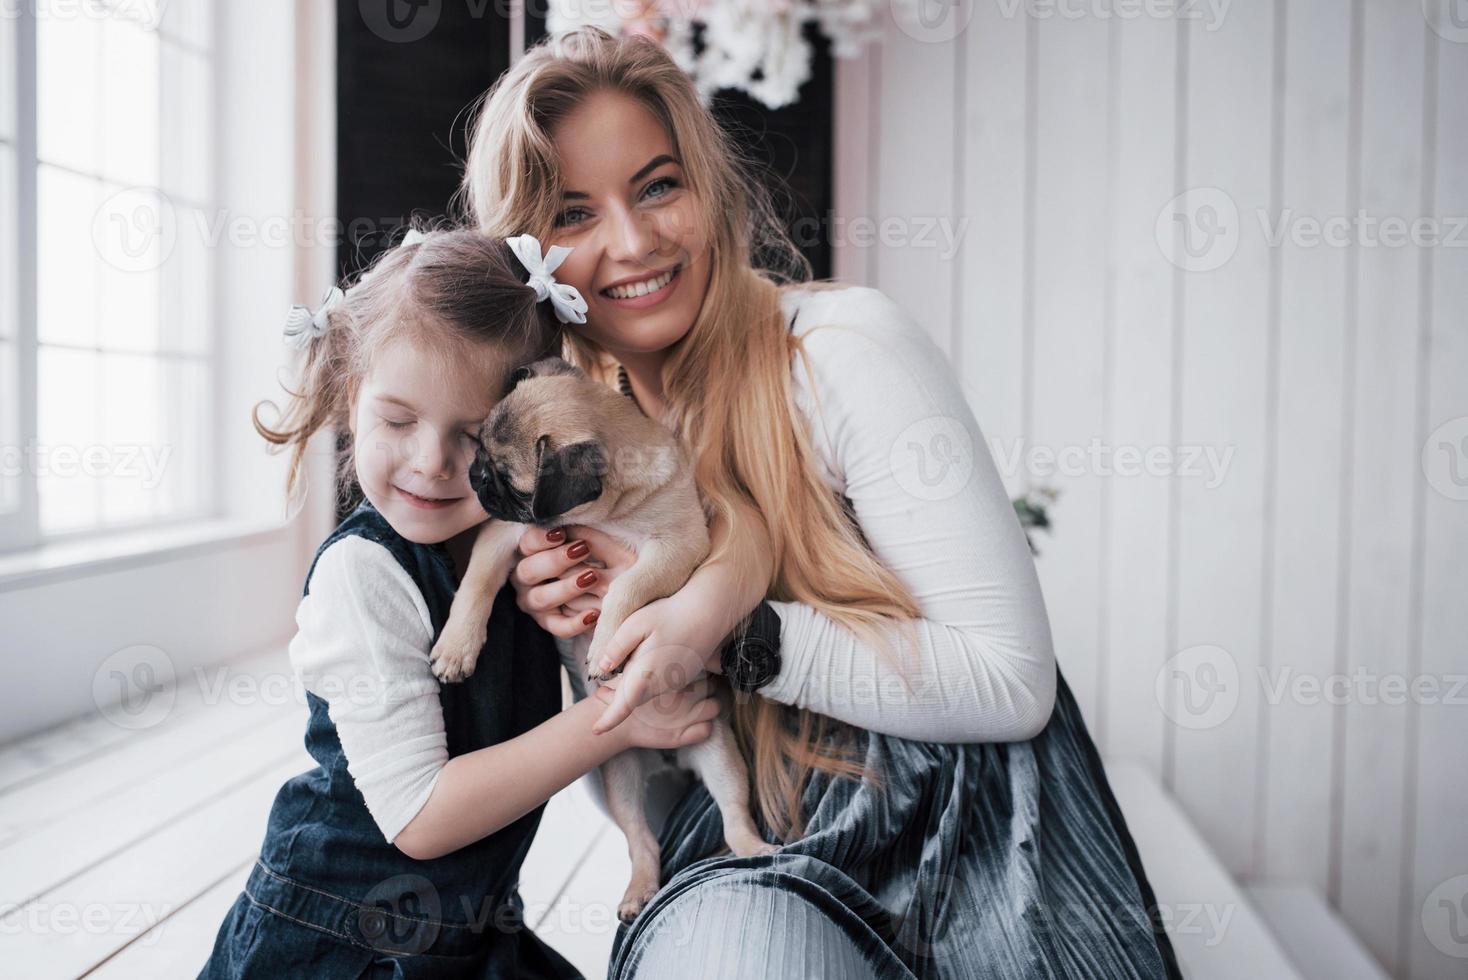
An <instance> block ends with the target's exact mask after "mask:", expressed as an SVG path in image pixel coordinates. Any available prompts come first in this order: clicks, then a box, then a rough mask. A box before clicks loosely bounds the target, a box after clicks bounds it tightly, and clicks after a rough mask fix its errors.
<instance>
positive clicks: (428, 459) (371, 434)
mask: <svg viewBox="0 0 1468 980" xmlns="http://www.w3.org/2000/svg"><path fill="white" fill-rule="evenodd" d="M494 391H495V389H494V388H493V386H492V385H491V384H490V383H489V379H488V374H487V372H486V371H485V370H484V367H483V365H482V364H481V363H480V362H479V360H478V359H476V358H462V359H458V358H450V357H444V356H434V355H431V354H428V353H427V352H425V351H422V350H420V349H419V347H418V346H417V345H415V344H411V343H406V342H404V341H401V340H398V341H393V342H390V343H389V344H388V345H387V346H386V347H385V348H384V349H383V350H381V351H379V352H378V353H377V356H376V357H375V358H374V359H373V365H372V371H371V373H370V374H369V375H368V376H367V377H366V378H364V379H363V381H362V386H361V388H360V390H359V391H358V392H357V403H356V406H355V407H354V408H353V410H352V426H351V429H352V438H353V442H354V445H355V448H356V453H355V455H356V467H357V482H358V483H360V484H361V487H362V493H363V494H364V495H365V496H366V497H367V499H368V500H370V501H371V502H372V506H374V507H376V508H377V510H378V512H379V513H381V514H382V516H383V517H385V518H386V519H387V522H388V523H389V524H391V525H392V527H393V530H395V531H397V532H398V533H399V534H401V535H402V536H403V537H404V538H406V539H408V540H409V541H414V542H417V543H418V544H436V543H438V542H441V541H447V540H448V539H449V538H452V537H453V536H454V535H456V534H458V533H460V532H462V531H466V530H468V529H469V528H471V527H473V526H475V525H476V524H479V523H481V522H482V521H484V520H485V519H487V518H488V516H489V515H488V514H486V513H485V512H484V508H483V507H481V506H480V505H479V498H478V497H477V496H476V495H475V494H474V492H473V491H472V490H471V489H470V487H469V464H470V463H472V462H473V461H474V450H475V449H476V448H478V438H479V426H480V424H481V423H482V422H483V421H484V419H485V418H486V417H487V416H488V415H489V411H490V409H492V408H493V407H494V403H495V398H494Z"/></svg>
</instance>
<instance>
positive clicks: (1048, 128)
mask: <svg viewBox="0 0 1468 980" xmlns="http://www.w3.org/2000/svg"><path fill="white" fill-rule="evenodd" d="M924 2H926V3H927V4H928V5H927V8H926V13H927V16H926V18H925V19H924V20H923V21H921V22H914V21H905V20H904V21H900V22H899V21H898V20H895V19H894V20H889V22H888V24H887V25H886V32H885V37H884V39H883V42H882V44H881V45H879V46H877V47H874V48H872V49H870V50H869V51H868V53H867V54H866V55H864V56H863V57H862V58H861V59H858V60H854V61H844V62H838V85H837V93H838V95H837V144H838V153H837V160H838V163H837V173H836V200H837V214H836V216H835V218H836V220H835V221H833V223H832V229H833V241H834V243H835V246H836V274H837V276H838V278H842V279H846V280H849V281H855V282H863V283H866V284H869V285H874V286H877V287H878V288H880V289H883V290H884V291H886V292H887V293H888V294H889V295H891V296H892V297H893V298H894V299H896V300H897V301H898V302H900V303H901V304H902V305H903V306H904V307H905V308H906V309H907V310H909V311H910V312H911V313H912V314H913V315H914V316H916V317H917V318H918V319H919V320H920V321H921V322H922V323H923V324H924V325H925V326H926V327H927V329H928V330H929V331H930V332H931V334H932V336H933V337H934V339H935V340H936V341H937V342H938V343H939V345H940V346H942V347H943V348H944V349H945V350H947V351H948V352H949V353H950V355H951V356H952V359H953V363H954V364H955V365H956V367H957V369H958V370H959V372H960V374H961V380H962V384H963V387H964V391H965V393H966V394H967V396H968V397H969V399H970V401H971V403H972V405H973V406H974V409H975V411H976V414H977V415H978V418H979V421H980V423H981V424H982V425H983V427H984V431H985V435H986V437H987V439H988V440H989V442H990V444H991V449H995V450H996V455H999V456H1000V459H999V462H1000V466H1001V471H1002V472H1003V473H1004V476H1005V480H1006V483H1007V484H1008V485H1009V487H1010V488H1011V489H1012V490H1013V491H1015V492H1019V491H1020V490H1021V489H1023V488H1024V487H1025V486H1026V485H1027V483H1029V482H1033V483H1040V484H1048V485H1051V486H1055V487H1058V488H1059V489H1061V491H1062V496H1061V499H1060V501H1059V503H1058V504H1057V506H1056V508H1055V511H1054V520H1055V523H1056V534H1055V536H1054V538H1053V539H1046V538H1044V537H1043V536H1042V537H1041V539H1040V540H1041V548H1042V552H1043V554H1042V557H1041V559H1040V562H1039V568H1040V574H1041V579H1042V581H1043V584H1044V588H1045V595H1046V601H1047V603H1048V605H1049V608H1050V614H1051V619H1052V623H1053V626H1054V632H1055V638H1056V642H1057V646H1058V650H1059V654H1060V657H1061V663H1062V666H1063V668H1064V670H1065V673H1066V676H1067V678H1068V679H1069V681H1070V683H1071V685H1072V687H1073V688H1074V689H1075V691H1076V695H1077V698H1078V699H1079V701H1080V703H1081V705H1082V707H1083V709H1084V711H1085V713H1086V716H1087V718H1088V719H1089V721H1090V723H1091V725H1092V727H1093V729H1094V731H1095V733H1096V736H1097V740H1098V742H1099V743H1100V744H1101V747H1102V750H1103V752H1104V753H1106V754H1107V755H1108V756H1109V757H1117V758H1134V759H1137V760H1139V761H1141V762H1142V763H1143V764H1144V765H1145V766H1147V768H1148V769H1150V770H1151V771H1153V772H1154V773H1157V774H1159V775H1160V776H1161V777H1162V779H1163V781H1164V782H1165V784H1166V785H1167V786H1168V787H1169V788H1170V789H1171V790H1172V791H1173V792H1174V793H1175V794H1176V795H1177V797H1178V799H1179V800H1180V801H1181V803H1182V805H1183V806H1184V808H1185V809H1186V810H1187V811H1188V813H1189V815H1190V817H1191V818H1192V819H1193V820H1194V821H1196V823H1197V825H1198V827H1199V828H1200V830H1201V831H1202V832H1203V834H1204V835H1205V836H1206V837H1207V839H1208V841H1209V843H1210V844H1211V845H1212V847H1213V848H1214V849H1215V850H1216V851H1217V853H1218V854H1219V855H1220V857H1221V858H1222V859H1223V860H1224V861H1225V862H1226V863H1227V865H1228V867H1229V870H1230V871H1232V872H1233V873H1234V874H1235V875H1238V876H1239V877H1241V878H1244V879H1253V880H1258V881H1268V880H1277V881H1288V882H1298V883H1303V884H1306V885H1308V886H1310V887H1312V888H1314V889H1316V890H1317V891H1319V892H1320V893H1321V894H1323V895H1325V896H1326V897H1327V898H1328V899H1329V900H1330V902H1331V904H1332V905H1333V906H1335V907H1336V908H1337V909H1338V910H1339V912H1340V914H1341V915H1342V917H1343V918H1344V919H1345V921H1346V922H1347V923H1348V924H1349V925H1350V926H1351V928H1352V929H1354V930H1355V931H1356V933H1357V934H1358V935H1359V936H1360V937H1361V939H1362V941H1363V942H1364V943H1365V944H1366V945H1367V946H1368V947H1369V948H1370V950H1371V951H1372V953H1373V954H1374V955H1375V956H1376V957H1377V958H1378V959H1379V960H1380V961H1381V963H1382V964H1383V965H1384V966H1385V967H1386V968H1387V970H1388V971H1389V972H1391V973H1393V974H1394V975H1399V976H1411V977H1414V978H1427V977H1447V976H1461V975H1462V972H1463V970H1464V968H1465V962H1468V960H1465V957H1468V834H1464V833H1463V832H1462V829H1461V828H1462V815H1463V814H1464V813H1465V812H1468V782H1465V779H1464V777H1463V773H1464V772H1465V771H1468V767H1465V764H1464V763H1465V757H1468V689H1458V688H1461V687H1462V684H1461V678H1462V676H1463V675H1464V674H1465V673H1468V657H1465V655H1464V647H1463V637H1464V636H1468V611H1465V610H1468V604H1465V603H1464V602H1463V601H1462V595H1463V592H1464V585H1465V571H1468V561H1465V559H1464V555H1465V554H1468V500H1464V499H1458V498H1464V497H1468V230H1465V229H1464V227H1462V224H1463V220H1464V216H1465V215H1468V168H1465V165H1464V162H1463V161H1464V160H1465V159H1468V106H1465V94H1468V4H1465V3H1464V2H1463V0H1423V2H1417V0H1353V2H1352V3H1349V4H1343V3H1340V2H1338V0H1272V2H1270V0H1251V2H1247V3H1244V2H1231V0H1219V2H1216V3H1213V4H1211V5H1210V4H1201V3H1199V4H1193V3H1188V4H1182V5H1181V9H1182V10H1183V11H1185V13H1186V15H1185V16H1174V15H1173V13H1171V12H1169V10H1168V7H1169V5H1168V4H1163V3H1160V2H1159V3H1153V4H1141V3H1136V4H1127V5H1123V4H1119V3H1118V4H1116V5H1115V6H1114V7H1113V3H1112V0H1065V2H1061V0H1055V2H1050V0H982V2H971V0H965V2H958V3H952V4H942V5H939V4H935V3H931V2H929V0H924ZM1454 5H1456V6H1454ZM894 6H896V7H898V8H901V7H902V6H903V5H894ZM1170 6H1171V8H1172V9H1173V10H1176V9H1178V8H1179V5H1178V4H1173V5H1170ZM1148 11H1161V13H1160V14H1158V13H1153V14H1149V13H1148ZM1454 14H1456V16H1454ZM895 16H900V14H899V15H895ZM1187 191H1191V192H1193V194H1192V196H1190V197H1189V198H1187V199H1186V200H1185V202H1184V204H1183V205H1182V208H1183V211H1182V214H1181V215H1180V216H1178V218H1176V219H1175V218H1174V216H1173V215H1172V214H1171V213H1169V212H1170V211H1171V210H1176V209H1171V208H1169V207H1168V206H1169V202H1170V201H1172V199H1174V198H1175V197H1176V196H1177V195H1179V194H1182V193H1184V192H1187ZM1362 209H1364V211H1365V213H1366V216H1367V219H1368V221H1367V222H1366V223H1365V224H1364V225H1363V224H1362V223H1360V222H1356V223H1355V227H1351V226H1350V225H1346V226H1342V224H1341V222H1343V221H1345V222H1349V221H1351V218H1352V216H1353V215H1355V214H1356V213H1357V212H1358V211H1359V210H1362ZM1235 211H1236V212H1237V214H1236V215H1235V214H1234V212H1235ZM1281 217H1283V218H1284V224H1283V226H1282V227H1283V228H1284V234H1283V237H1280V236H1279V234H1278V232H1279V229H1280V228H1281V224H1280V221H1281ZM1434 217H1435V218H1436V220H1435V221H1434V222H1433V223H1432V224H1431V225H1428V226H1424V227H1425V230H1427V231H1429V232H1431V231H1436V233H1437V234H1438V236H1439V238H1440V239H1451V241H1452V242H1453V244H1447V243H1444V244H1437V245H1433V244H1431V243H1429V244H1426V245H1418V244H1413V243H1412V242H1410V241H1408V242H1403V241H1401V238H1400V236H1399V237H1396V238H1394V237H1392V236H1393V234H1395V233H1396V232H1395V231H1394V230H1392V229H1389V228H1386V227H1384V226H1383V225H1382V224H1381V222H1382V219H1390V220H1391V221H1394V222H1397V223H1398V224H1397V226H1396V227H1397V228H1398V229H1400V228H1405V227H1407V226H1409V225H1411V223H1412V222H1413V221H1414V220H1416V219H1419V218H1434ZM1159 219H1160V221H1159ZM1179 220H1181V221H1183V224H1181V225H1180V224H1177V221H1179ZM860 221H865V222H867V223H868V225H867V227H869V228H876V229H878V230H879V232H880V233H879V234H876V235H874V236H871V238H864V237H862V235H861V234H860V233H859V232H858V231H857V230H856V229H857V228H858V226H859V225H858V223H859V222H860ZM934 222H936V223H937V225H938V226H939V229H940V230H939V231H938V232H937V233H936V234H934V235H932V236H926V235H925V234H924V233H923V229H924V228H926V227H928V225H929V224H931V223H934ZM1322 222H1324V223H1327V225H1328V227H1329V228H1335V229H1338V234H1339V237H1338V238H1336V239H1335V240H1334V241H1335V243H1330V242H1323V241H1321V240H1320V239H1321V238H1322V235H1323V232H1322V231H1321V229H1320V227H1319V224H1320V223H1322ZM1331 222H1334V224H1333V225H1330V224H1329V223H1331ZM1215 226H1216V228H1217V230H1218V232H1219V234H1217V235H1214V236H1212V237H1211V238H1210V237H1209V230H1210V228H1214V227H1215ZM1169 229H1172V230H1173V231H1176V232H1177V233H1178V234H1177V235H1176V236H1172V235H1170V234H1169V233H1168V230H1169ZM952 235H956V236H957V242H958V244H957V247H956V248H949V247H947V241H948V240H949V239H948V238H946V237H945V236H952ZM929 237H931V238H935V239H936V241H930V240H929ZM873 239H875V240H873ZM1342 239H1343V241H1342ZM1170 257H1171V258H1170ZM1174 260H1175V261H1174ZM1454 420H1458V421H1456V422H1455V421H1454ZM1444 426H1446V428H1444ZM1016 440H1024V442H1023V443H1021V444H1020V445H1021V448H1024V449H1036V448H1040V449H1047V450H1050V451H1054V452H1057V453H1058V452H1062V451H1065V450H1066V449H1067V448H1070V449H1071V451H1072V452H1073V453H1074V452H1078V451H1083V450H1087V448H1088V447H1089V446H1091V445H1092V444H1093V442H1094V443H1095V444H1097V445H1099V446H1100V447H1101V451H1102V452H1103V453H1115V452H1117V451H1118V450H1121V449H1123V448H1124V447H1128V448H1129V449H1130V447H1134V448H1135V451H1137V452H1138V453H1139V454H1145V453H1147V451H1148V450H1154V451H1160V450H1157V448H1156V447H1163V448H1166V447H1170V446H1173V445H1177V446H1178V447H1180V448H1181V449H1182V450H1183V451H1184V452H1187V451H1193V449H1194V447H1196V449H1197V450H1198V451H1211V452H1212V453H1213V454H1214V458H1215V459H1216V460H1219V461H1220V462H1221V463H1222V465H1223V469H1222V470H1221V473H1222V479H1221V480H1218V479H1216V478H1215V473H1216V472H1217V471H1215V470H1213V469H1210V468H1209V466H1208V465H1207V463H1206V462H1196V463H1194V464H1192V466H1191V468H1190V469H1189V470H1188V471H1186V472H1173V471H1171V470H1166V469H1164V471H1163V472H1152V473H1142V474H1138V475H1108V474H1109V473H1110V472H1111V471H1110V467H1109V466H1108V465H1106V464H1108V463H1110V464H1115V465H1118V466H1119V465H1120V463H1121V460H1120V457H1115V456H1102V457H1101V458H1102V459H1103V465H1102V466H1100V467H1097V466H1093V465H1090V464H1089V463H1088V464H1086V465H1084V466H1083V467H1082V468H1081V472H1076V473H1057V472H1053V471H1052V472H1049V473H1046V474H1044V475H1040V476H1036V477H1035V478H1034V479H1033V480H1031V479H1029V478H1028V477H1027V475H1026V472H1025V467H1024V466H1023V465H1022V464H1021V465H1020V466H1019V467H1017V468H1016V467H1012V466H1010V465H1008V463H1007V459H1009V458H1011V457H1010V456H1009V454H1011V453H1013V451H1014V449H1015V446H1016ZM1077 447H1078V448H1077ZM1175 458H1176V460H1177V465H1184V464H1185V463H1186V462H1187V460H1186V457H1184V456H1181V455H1180V456H1178V457H1175ZM1180 654H1181V655H1182V656H1181V658H1180V659H1179V660H1175V661H1174V660H1172V659H1171V658H1174V657H1176V656H1178V655H1180ZM1159 674H1162V680H1163V683H1162V685H1161V687H1160V689H1159V687H1158V685H1157V679H1158V677H1159ZM1333 678H1334V679H1333ZM1384 681H1385V683H1383V682H1384ZM1414 683H1415V684H1417V685H1419V687H1418V691H1419V694H1418V695H1417V696H1415V697H1414V696H1413V695H1412V694H1411V685H1412V684H1414ZM1282 684H1283V685H1284V687H1283V688H1281V686H1280V685H1282ZM1292 685H1293V686H1292ZM1394 685H1400V687H1399V686H1394ZM1423 685H1425V686H1423ZM1210 688H1212V689H1213V690H1212V695H1213V697H1212V699H1211V700H1209V699H1208V695H1209V691H1210ZM1403 688H1405V689H1406V692H1405V693H1403ZM1394 699H1395V700H1398V701H1399V702H1401V703H1396V704H1393V703H1389V702H1390V701H1392V700H1394ZM1333 702H1335V703H1333ZM1163 703H1166V704H1167V706H1168V707H1167V708H1166V709H1164V707H1163Z"/></svg>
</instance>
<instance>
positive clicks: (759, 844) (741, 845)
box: [724, 837, 780, 858]
mask: <svg viewBox="0 0 1468 980" xmlns="http://www.w3.org/2000/svg"><path fill="white" fill-rule="evenodd" d="M724 843H726V844H728V845H729V850H730V851H731V852H733V854H734V856H735V857H742V858H747V857H758V856H760V855H762V854H774V853H775V852H776V851H778V850H779V849H780V845H779V844H769V843H766V842H765V841H763V840H761V839H760V838H758V837H747V838H746V837H737V838H736V837H730V838H728V839H726V840H725V841H724Z"/></svg>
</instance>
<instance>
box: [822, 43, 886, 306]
mask: <svg viewBox="0 0 1468 980" xmlns="http://www.w3.org/2000/svg"><path fill="white" fill-rule="evenodd" d="M876 58H877V55H876V53H875V51H874V49H872V48H866V49H865V50H863V51H862V53H861V56H860V57H857V58H837V59H836V90H835V93H834V98H833V103H834V107H835V113H836V123H835V132H834V134H833V137H832V142H833V143H834V144H835V157H836V166H835V168H834V170H833V172H832V175H831V184H832V190H831V193H832V196H833V197H834V199H835V215H834V217H837V218H839V219H841V221H842V222H843V224H842V225H841V229H842V231H841V232H840V233H839V234H838V233H835V227H834V225H833V228H832V232H833V233H832V235H831V264H832V274H833V276H834V278H836V279H837V280H839V281H841V282H846V283H851V284H852V285H856V286H869V285H871V284H872V274H871V262H870V259H871V247H870V246H862V245H859V244H858V243H857V242H855V241H853V240H852V236H851V231H850V222H851V220H852V218H854V217H856V216H857V215H869V214H871V213H872V188H871V176H870V164H871V159H872V151H873V145H874V144H873V139H874V137H875V132H876V129H877V126H878V124H879V121H880V113H875V112H873V111H872V106H873V104H874V99H875V94H876V89H875V87H874V84H873V83H874V82H875V72H876Z"/></svg>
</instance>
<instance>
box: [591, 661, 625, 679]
mask: <svg viewBox="0 0 1468 980" xmlns="http://www.w3.org/2000/svg"><path fill="white" fill-rule="evenodd" d="M621 672H622V669H621V668H620V667H618V668H616V669H614V670H605V671H604V670H592V668H591V661H590V660H587V661H586V680H587V683H590V684H600V683H601V682H602V681H604V680H607V679H608V678H611V677H616V676H617V675H618V674H620V673H621Z"/></svg>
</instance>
